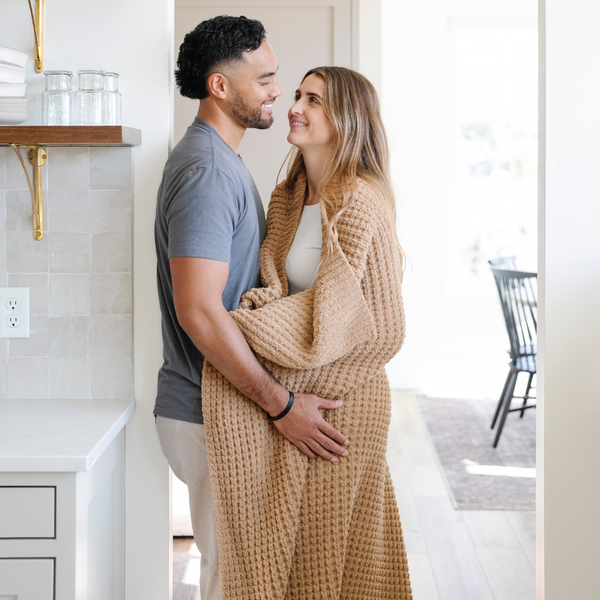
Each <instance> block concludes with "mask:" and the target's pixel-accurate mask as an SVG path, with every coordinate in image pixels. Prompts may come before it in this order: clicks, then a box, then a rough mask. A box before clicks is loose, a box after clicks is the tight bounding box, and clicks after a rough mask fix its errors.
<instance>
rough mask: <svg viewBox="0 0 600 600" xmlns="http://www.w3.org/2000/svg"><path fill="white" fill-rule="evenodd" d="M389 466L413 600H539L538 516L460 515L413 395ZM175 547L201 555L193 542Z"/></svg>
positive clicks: (401, 413) (399, 404) (403, 397)
mask: <svg viewBox="0 0 600 600" xmlns="http://www.w3.org/2000/svg"><path fill="white" fill-rule="evenodd" d="M388 462H389V465H390V471H391V473H392V479H393V481H394V487H395V489H396V497H397V499H398V506H399V508H400V517H401V519H402V527H403V530H404V538H405V541H406V548H407V551H408V561H409V565H410V572H411V581H412V588H413V595H414V600H535V571H534V569H535V513H534V512H533V511H507V510H495V511H494V510H455V509H454V507H453V506H452V502H451V500H450V495H449V494H448V490H447V488H446V484H445V481H444V478H443V476H442V472H441V468H440V467H439V465H438V462H437V457H436V454H435V450H434V449H433V446H432V443H431V440H430V439H429V435H428V433H427V430H426V428H425V424H424V422H423V420H422V417H421V414H420V412H419V409H418V408H417V405H416V402H415V399H414V396H413V394H411V393H409V392H394V395H393V409H392V425H391V428H390V439H389V445H388ZM173 550H174V551H175V552H192V553H197V549H196V548H195V545H194V544H193V540H192V538H183V539H180V540H175V543H174V546H173ZM174 600H177V599H174Z"/></svg>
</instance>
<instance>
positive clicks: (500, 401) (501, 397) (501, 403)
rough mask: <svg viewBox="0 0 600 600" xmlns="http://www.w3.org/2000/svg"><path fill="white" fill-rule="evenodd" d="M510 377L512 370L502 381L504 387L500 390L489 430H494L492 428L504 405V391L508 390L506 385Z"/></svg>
mask: <svg viewBox="0 0 600 600" xmlns="http://www.w3.org/2000/svg"><path fill="white" fill-rule="evenodd" d="M511 377H512V369H511V370H510V371H509V372H508V375H507V376H506V380H505V381H504V387H503V388H502V393H501V394H500V400H498V406H496V414H495V415H494V419H493V420H492V427H491V429H494V426H495V425H496V421H497V420H498V415H499V414H500V409H501V408H502V405H503V404H504V396H505V395H506V390H507V388H508V383H509V381H510V380H511Z"/></svg>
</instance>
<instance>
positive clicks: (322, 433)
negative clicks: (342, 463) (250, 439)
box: [273, 394, 349, 463]
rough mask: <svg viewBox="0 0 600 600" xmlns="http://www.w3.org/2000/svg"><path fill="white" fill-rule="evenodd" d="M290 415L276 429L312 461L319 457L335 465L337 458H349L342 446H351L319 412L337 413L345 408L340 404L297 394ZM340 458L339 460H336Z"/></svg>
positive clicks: (277, 424)
mask: <svg viewBox="0 0 600 600" xmlns="http://www.w3.org/2000/svg"><path fill="white" fill-rule="evenodd" d="M294 396H295V399H294V404H293V406H292V408H291V410H290V412H289V413H288V414H287V415H286V416H285V417H282V418H281V419H279V420H277V421H273V425H275V427H277V429H278V430H279V431H280V432H281V434H282V435H284V436H285V437H286V438H287V439H288V440H289V441H290V442H292V444H294V445H295V446H297V447H298V448H299V449H300V451H301V452H303V453H304V454H306V456H308V457H309V458H316V457H317V455H318V456H320V457H322V458H324V459H325V460H328V461H331V462H333V463H336V462H337V461H338V458H337V456H348V450H346V449H345V448H343V447H342V446H347V445H348V444H349V442H348V440H347V439H346V437H345V436H343V435H342V434H341V433H340V432H339V431H338V430H337V429H335V428H334V427H332V426H331V425H330V424H329V423H327V421H325V419H324V418H323V417H322V415H321V413H320V412H319V409H323V408H324V409H328V410H334V409H336V408H340V407H341V406H342V401H341V400H324V399H323V398H319V397H318V396H313V395H312V394H294ZM336 455H337V456H336Z"/></svg>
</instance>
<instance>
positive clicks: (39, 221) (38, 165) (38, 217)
mask: <svg viewBox="0 0 600 600" xmlns="http://www.w3.org/2000/svg"><path fill="white" fill-rule="evenodd" d="M10 147H11V148H12V149H13V150H14V151H15V152H16V153H17V156H18V157H19V160H20V161H21V165H22V166H23V171H25V177H27V184H28V185H29V191H30V192H31V204H32V207H33V237H34V238H35V239H36V240H38V241H39V240H41V239H42V238H43V237H44V190H43V184H42V167H43V166H44V165H45V164H46V161H47V160H48V152H47V151H46V150H45V149H44V148H42V147H41V146H21V145H19V144H10ZM23 148H25V149H26V150H29V155H28V158H29V162H30V163H31V164H32V165H33V185H32V184H31V179H29V173H28V172H27V167H26V166H25V161H24V160H23V157H22V156H21V150H22V149H23Z"/></svg>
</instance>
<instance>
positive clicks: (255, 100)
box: [154, 16, 412, 600]
mask: <svg viewBox="0 0 600 600" xmlns="http://www.w3.org/2000/svg"><path fill="white" fill-rule="evenodd" d="M177 67H178V69H177V71H176V81H177V85H178V86H179V89H180V92H181V94H182V95H184V96H187V97H189V98H194V99H198V100H200V107H199V110H198V115H197V117H196V119H195V120H194V122H193V123H192V125H191V126H190V127H189V129H188V130H187V132H186V134H185V135H184V136H183V138H182V140H181V141H180V142H179V143H178V144H177V146H176V147H175V148H174V149H173V151H172V153H171V155H170V157H169V159H168V161H167V164H166V166H165V170H164V173H163V179H162V183H161V186H160V189H159V193H158V204H157V213H156V228H155V236H156V249H157V257H158V290H159V299H160V306H161V312H162V332H163V343H164V364H163V366H162V368H161V369H160V372H159V376H158V395H157V399H156V405H155V410H154V414H155V415H156V429H157V432H158V437H159V440H160V444H161V447H162V450H163V452H164V454H165V456H166V457H167V459H168V462H169V464H170V466H171V468H172V469H173V472H174V473H175V475H176V476H177V477H179V478H180V479H181V480H182V481H184V482H185V483H186V484H187V485H188V487H189V492H190V508H191V518H192V527H193V532H194V538H195V541H196V544H197V545H198V548H199V550H200V553H201V555H202V558H201V578H200V590H201V598H202V600H217V599H219V598H222V599H223V600H259V599H261V600H262V599H264V600H284V599H289V600H291V599H297V600H334V599H335V600H351V599H354V600H359V599H360V600H409V599H411V598H412V594H411V590H410V582H409V575H408V564H407V559H406V551H405V547H404V541H403V536H402V529H401V525H400V517H399V514H398V508H397V504H396V500H395V496H394V490H393V487H392V482H391V478H390V474H389V470H388V466H387V462H386V445H387V435H388V428H389V422H390V410H391V396H390V387H389V383H388V380H387V378H386V374H385V369H384V367H385V364H386V363H387V362H388V361H389V360H390V359H391V358H392V357H393V356H394V355H395V354H396V352H398V350H399V349H400V347H401V345H402V341H403V338H404V313H403V308H402V300H401V290H400V284H401V272H402V253H401V249H400V246H399V244H398V240H397V237H396V231H395V204H394V195H393V192H392V186H391V181H390V174H389V159H388V147H387V140H386V136H385V132H384V129H383V125H382V121H381V116H380V110H379V104H378V100H377V95H376V92H375V89H374V88H373V86H372V85H371V84H370V83H369V81H368V80H367V79H366V78H365V77H363V76H362V75H360V74H359V73H357V72H355V71H352V70H349V69H344V68H340V67H319V68H315V69H312V70H311V71H309V72H308V73H307V74H306V75H305V77H304V79H303V80H302V81H301V82H300V85H299V87H298V89H297V90H296V92H295V100H294V104H293V105H292V106H291V108H290V109H289V111H288V120H289V126H290V131H289V134H288V138H287V139H288V141H289V142H290V143H291V144H292V145H293V146H294V149H293V151H294V154H293V156H292V157H291V160H290V163H289V167H288V171H287V177H286V179H285V180H284V181H283V182H282V183H280V184H279V185H277V187H276V188H275V190H274V191H273V194H272V196H271V201H270V203H269V208H268V214H267V218H266V222H265V215H264V211H263V207H262V203H261V200H260V197H259V194H258V191H257V189H256V186H255V184H254V182H253V180H252V177H251V175H250V173H249V172H248V170H247V169H246V167H245V165H244V162H243V160H242V158H241V157H240V156H239V154H238V148H239V145H240V142H241V140H242V138H243V136H244V134H245V132H246V129H248V128H257V129H267V128H269V127H270V126H271V124H272V123H273V116H272V111H273V103H274V101H275V100H276V98H277V97H278V96H280V95H281V90H280V89H279V87H278V85H277V78H276V73H277V68H278V65H277V61H276V59H275V55H274V53H273V50H272V48H271V46H270V45H269V44H268V43H267V41H266V39H265V30H264V28H263V26H262V24H261V23H260V22H258V21H255V20H251V19H247V18H245V17H228V16H221V17H216V18H214V19H210V20H208V21H204V22H202V23H200V25H198V26H197V27H196V29H194V30H193V31H192V32H190V33H189V34H187V35H186V37H185V39H184V42H183V44H182V45H181V48H180V51H179V57H178V61H177Z"/></svg>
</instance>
